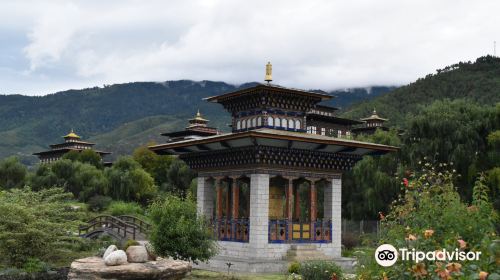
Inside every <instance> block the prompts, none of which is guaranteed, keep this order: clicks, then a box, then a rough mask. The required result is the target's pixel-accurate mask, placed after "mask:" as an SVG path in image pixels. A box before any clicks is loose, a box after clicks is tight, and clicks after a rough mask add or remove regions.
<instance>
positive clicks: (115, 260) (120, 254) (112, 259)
mask: <svg viewBox="0 0 500 280" xmlns="http://www.w3.org/2000/svg"><path fill="white" fill-rule="evenodd" d="M104 263H105V264H106V265H108V266H113V265H121V264H126V263H127V254H126V253H125V251H123V250H117V251H114V252H111V254H109V255H108V256H107V257H106V258H105V259H104Z"/></svg>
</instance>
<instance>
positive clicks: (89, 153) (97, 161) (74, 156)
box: [63, 149, 103, 169]
mask: <svg viewBox="0 0 500 280" xmlns="http://www.w3.org/2000/svg"><path fill="white" fill-rule="evenodd" d="M63 159H69V160H71V161H79V162H82V163H88V164H91V165H93V166H95V167H96V168H99V169H102V168H103V164H102V158H101V156H100V155H99V154H98V153H96V152H95V151H94V150H90V149H89V150H83V151H70V152H68V153H66V154H65V155H64V156H63Z"/></svg>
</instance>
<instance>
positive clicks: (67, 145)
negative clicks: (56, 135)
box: [33, 130, 111, 163]
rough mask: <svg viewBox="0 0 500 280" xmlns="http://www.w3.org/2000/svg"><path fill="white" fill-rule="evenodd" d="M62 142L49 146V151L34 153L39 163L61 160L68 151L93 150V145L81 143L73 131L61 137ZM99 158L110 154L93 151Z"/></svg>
mask: <svg viewBox="0 0 500 280" xmlns="http://www.w3.org/2000/svg"><path fill="white" fill-rule="evenodd" d="M63 138H64V142H63V143H58V144H52V145H50V150H47V151H42V152H38V153H34V154H33V155H36V156H38V158H39V159H40V162H41V163H49V162H54V161H56V160H59V159H61V158H62V156H63V155H64V154H66V153H68V152H70V151H83V150H94V149H93V146H94V145H95V143H91V142H86V141H82V140H81V137H80V136H79V135H77V134H76V133H75V132H74V131H73V130H71V131H70V133H68V134H67V135H65V136H63ZM94 151H95V152H96V153H98V154H99V155H100V156H101V157H103V156H105V155H108V154H111V153H110V152H104V151H98V150H94Z"/></svg>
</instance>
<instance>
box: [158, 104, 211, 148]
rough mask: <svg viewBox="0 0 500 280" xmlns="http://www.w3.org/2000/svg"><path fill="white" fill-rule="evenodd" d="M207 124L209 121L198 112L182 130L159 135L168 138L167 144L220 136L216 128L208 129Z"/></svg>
mask: <svg viewBox="0 0 500 280" xmlns="http://www.w3.org/2000/svg"><path fill="white" fill-rule="evenodd" d="M208 122H209V120H207V119H204V118H203V116H202V115H201V113H200V110H198V112H197V113H196V116H194V118H192V119H190V120H189V125H188V126H187V127H186V128H185V129H184V130H182V131H174V132H169V133H162V134H161V135H163V136H167V137H169V138H168V140H167V142H177V141H181V140H188V139H199V138H202V137H207V136H213V135H217V134H220V132H219V131H218V130H217V129H216V128H214V127H209V126H208Z"/></svg>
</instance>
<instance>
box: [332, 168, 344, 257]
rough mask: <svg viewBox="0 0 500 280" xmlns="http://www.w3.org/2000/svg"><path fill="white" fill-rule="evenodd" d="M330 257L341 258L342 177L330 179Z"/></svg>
mask: <svg viewBox="0 0 500 280" xmlns="http://www.w3.org/2000/svg"><path fill="white" fill-rule="evenodd" d="M331 190H332V192H331V207H332V208H331V219H332V249H333V251H332V256H333V257H341V248H342V177H341V176H340V175H338V177H336V178H334V179H332V188H331Z"/></svg>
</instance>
